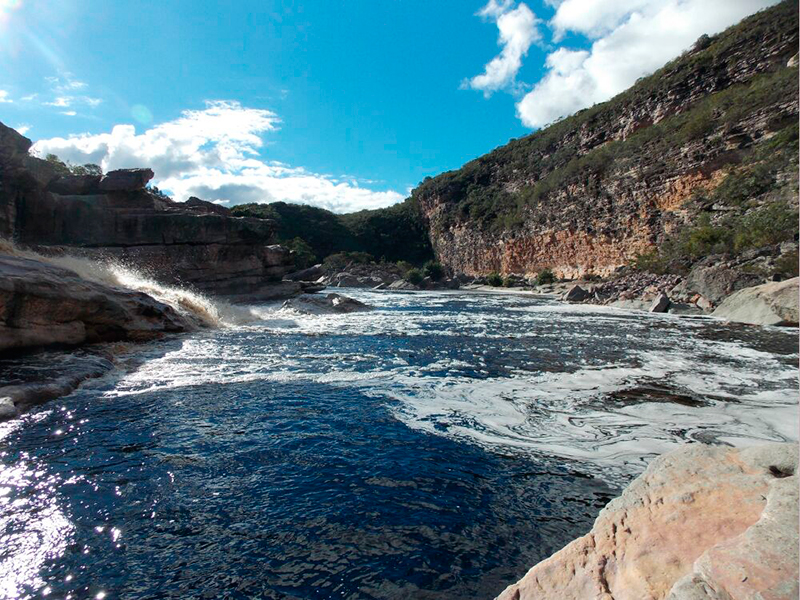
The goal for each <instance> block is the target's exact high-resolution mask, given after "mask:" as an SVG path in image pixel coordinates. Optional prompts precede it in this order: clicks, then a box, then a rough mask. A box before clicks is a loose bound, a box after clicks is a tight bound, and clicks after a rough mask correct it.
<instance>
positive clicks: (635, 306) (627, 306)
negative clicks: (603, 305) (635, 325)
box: [608, 300, 650, 310]
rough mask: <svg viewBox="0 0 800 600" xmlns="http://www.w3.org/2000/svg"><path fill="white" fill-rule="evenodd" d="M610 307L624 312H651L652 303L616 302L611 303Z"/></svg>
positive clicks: (638, 301) (641, 301)
mask: <svg viewBox="0 0 800 600" xmlns="http://www.w3.org/2000/svg"><path fill="white" fill-rule="evenodd" d="M608 306H610V307H612V308H621V309H624V310H649V309H650V302H645V301H644V300H615V301H614V302H611V303H609V305H608Z"/></svg>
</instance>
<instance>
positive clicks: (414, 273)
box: [406, 269, 425, 285]
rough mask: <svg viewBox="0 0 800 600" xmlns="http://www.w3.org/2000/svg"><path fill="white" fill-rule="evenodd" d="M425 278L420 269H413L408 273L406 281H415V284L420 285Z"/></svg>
mask: <svg viewBox="0 0 800 600" xmlns="http://www.w3.org/2000/svg"><path fill="white" fill-rule="evenodd" d="M423 279H425V276H424V275H423V274H422V271H420V270H419V269H411V270H410V271H409V272H408V273H406V281H408V282H409V283H413V284H414V285H419V284H420V283H422V280H423Z"/></svg>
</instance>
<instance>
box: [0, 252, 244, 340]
mask: <svg viewBox="0 0 800 600" xmlns="http://www.w3.org/2000/svg"><path fill="white" fill-rule="evenodd" d="M0 252H2V253H5V254H10V255H12V256H17V257H20V258H27V259H30V260H36V261H40V262H44V263H47V264H50V265H53V266H56V267H60V268H62V269H66V270H68V271H72V272H73V273H75V274H77V275H78V276H79V277H81V278H83V279H86V280H87V281H92V282H94V283H99V284H102V285H107V286H111V287H117V288H123V289H127V290H134V291H137V292H142V293H144V294H147V295H148V296H151V297H152V298H155V299H156V300H158V301H159V302H163V303H164V304H167V305H169V306H171V307H172V308H174V309H175V310H176V311H177V312H178V313H180V314H182V315H184V316H186V317H188V318H189V319H190V320H192V321H194V322H197V323H199V324H201V325H203V326H206V327H222V326H233V325H239V324H242V323H246V322H248V321H251V320H254V319H257V318H258V315H256V314H254V313H253V312H252V311H251V310H249V309H247V308H244V307H237V306H233V305H231V304H229V303H228V302H225V301H222V300H219V299H212V298H210V297H209V296H207V295H205V294H203V293H201V292H198V291H196V290H191V289H188V288H185V287H180V286H175V285H168V284H165V283H161V282H159V281H157V280H156V279H155V278H153V277H151V276H148V275H146V274H145V273H144V272H143V270H141V269H140V268H138V267H135V266H133V265H130V264H126V263H125V262H123V261H120V260H118V259H115V258H111V257H103V258H89V257H84V256H76V255H74V254H59V255H55V254H54V255H45V254H40V253H38V252H34V251H32V250H23V249H21V248H18V247H17V246H15V245H14V244H13V243H12V242H9V241H8V240H5V239H0Z"/></svg>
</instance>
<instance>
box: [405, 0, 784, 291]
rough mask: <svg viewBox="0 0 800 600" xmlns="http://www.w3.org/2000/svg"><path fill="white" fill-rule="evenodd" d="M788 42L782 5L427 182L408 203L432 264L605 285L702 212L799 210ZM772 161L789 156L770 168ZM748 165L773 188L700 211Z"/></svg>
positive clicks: (747, 170) (458, 269) (456, 269)
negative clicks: (604, 279) (594, 278)
mask: <svg viewBox="0 0 800 600" xmlns="http://www.w3.org/2000/svg"><path fill="white" fill-rule="evenodd" d="M797 45H798V9H797V6H796V4H795V3H789V2H783V3H781V4H779V5H777V6H776V7H773V8H771V9H768V10H766V11H763V12H761V13H758V14H756V15H754V16H753V17H750V18H749V19H746V20H745V21H743V22H742V23H740V24H739V25H737V26H735V27H732V28H731V29H729V30H727V31H726V32H724V33H722V34H720V35H718V36H715V37H713V38H709V37H707V36H703V37H702V38H701V39H699V40H698V41H697V43H696V44H695V46H694V47H693V48H692V49H691V50H690V51H688V52H687V53H685V54H684V55H682V56H681V57H679V58H678V59H676V60H674V61H673V62H671V63H669V64H667V65H666V66H665V67H663V68H662V69H660V70H659V71H657V72H656V73H654V74H653V75H651V76H649V77H647V78H645V79H643V80H640V81H639V82H637V84H636V85H635V86H634V87H632V88H631V89H629V90H628V91H626V92H624V93H622V94H620V95H619V96H617V97H616V98H614V99H612V100H610V101H608V102H606V103H604V104H600V105H597V106H594V107H592V108H590V109H586V110H584V111H581V112H579V113H577V114H576V115H574V116H572V117H569V118H567V119H565V120H562V121H559V122H557V123H555V124H553V125H551V126H550V127H548V128H546V129H544V130H541V131H538V132H536V133H534V134H532V135H530V136H527V137H525V138H522V139H518V140H512V141H511V142H510V143H509V144H507V145H506V146H503V147H501V148H498V149H496V150H495V151H493V152H491V153H489V154H487V155H485V156H482V157H480V158H478V159H476V160H474V161H471V162H470V163H467V164H466V165H465V166H464V167H462V168H461V169H459V170H457V171H451V172H448V173H444V174H442V175H439V176H438V177H435V178H433V179H428V180H426V181H425V182H423V183H422V184H421V185H420V186H419V187H418V188H417V189H415V190H414V192H413V195H412V200H413V201H414V202H415V203H416V204H417V206H418V207H419V210H420V214H421V217H422V219H423V220H424V221H425V223H426V225H427V227H428V230H429V232H430V239H431V243H432V245H433V247H434V251H435V253H436V256H437V258H438V260H439V261H440V262H441V263H442V264H444V265H445V266H446V267H447V268H448V269H449V270H450V271H452V272H454V273H463V274H467V275H472V276H478V275H486V274H488V273H491V272H499V273H503V274H508V273H515V274H520V275H528V276H531V275H535V274H537V273H538V272H540V271H541V270H543V269H545V268H549V269H552V270H553V271H554V272H555V274H556V275H558V276H561V277H570V278H573V277H579V276H583V275H586V274H597V275H608V274H610V273H611V272H613V271H614V270H616V269H617V268H618V267H620V266H622V265H626V264H629V263H630V262H631V260H632V259H634V257H636V256H637V255H639V254H642V253H645V252H647V251H648V250H651V249H653V248H655V247H656V246H657V245H658V244H659V243H661V242H662V241H663V240H664V239H665V237H666V236H668V235H669V234H670V233H672V232H674V231H676V230H679V229H680V228H682V227H683V226H684V225H686V224H687V223H691V222H692V220H693V219H694V218H695V217H696V216H697V215H698V214H699V213H700V212H701V211H702V212H707V213H710V214H712V216H713V217H714V218H722V217H723V216H726V217H730V215H731V214H744V213H746V212H747V211H749V210H753V209H758V208H760V207H763V206H764V205H765V204H767V203H771V202H775V201H780V202H783V203H788V205H789V206H790V207H796V206H797V190H796V179H797V177H796V146H797V138H796V129H797V116H798V92H797V89H798V79H797V64H796V53H797ZM776 145H780V146H781V147H780V148H777V150H776V148H773V146H776ZM778 151H779V152H783V153H784V154H786V153H789V154H792V153H793V158H791V159H787V160H785V161H783V162H781V163H780V164H778V163H777V162H775V161H774V160H773V155H774V154H775V153H776V152H778ZM770 161H773V162H770ZM765 164H766V165H767V166H766V167H764V166H763V165H765ZM754 169H755V170H758V169H760V171H758V173H759V174H760V173H761V172H762V171H765V170H766V171H767V172H768V176H769V177H771V178H772V179H771V180H770V185H766V186H761V187H758V189H754V190H753V193H752V194H751V198H748V201H751V200H752V201H754V202H749V203H746V202H740V203H738V204H737V203H734V202H726V201H724V200H723V201H722V202H721V203H720V202H719V201H718V200H717V201H714V202H708V203H704V201H705V199H707V198H708V197H710V196H713V193H714V190H716V189H717V188H718V187H719V186H721V185H722V184H723V182H724V181H725V180H726V178H731V177H733V178H736V177H738V178H740V179H742V180H743V181H744V182H745V185H746V184H747V181H748V177H749V176H750V173H751V171H753V170H754ZM730 184H731V182H729V184H728V185H730ZM733 187H736V186H733Z"/></svg>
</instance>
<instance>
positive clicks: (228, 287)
mask: <svg viewBox="0 0 800 600" xmlns="http://www.w3.org/2000/svg"><path fill="white" fill-rule="evenodd" d="M30 147H31V141H30V140H29V139H27V138H25V137H23V136H22V135H20V134H19V133H17V132H16V131H14V130H13V129H10V128H8V127H6V126H4V125H2V124H0V237H3V238H6V239H8V240H10V241H12V242H14V243H15V244H17V245H19V246H23V247H28V248H33V249H36V250H38V251H39V252H44V253H50V254H53V253H62V252H68V253H71V254H79V255H83V256H89V257H97V258H114V259H117V260H119V261H122V262H124V263H126V264H129V265H131V266H133V267H135V268H136V269H138V270H140V271H143V272H144V273H146V274H148V275H150V276H152V277H153V278H154V279H158V280H159V281H162V282H163V283H169V284H179V285H189V286H191V287H194V288H196V289H198V290H201V291H204V292H208V293H212V294H215V295H225V296H233V297H237V298H241V299H268V298H271V297H275V296H285V295H287V294H291V293H293V292H297V291H299V286H298V285H297V284H281V283H280V281H281V279H282V277H283V275H284V274H286V273H287V272H288V271H290V270H292V268H293V264H294V263H293V259H292V257H291V256H290V253H289V251H288V250H286V249H285V248H283V247H281V246H279V245H276V244H274V243H273V240H274V226H273V223H272V222H271V221H269V220H266V219H257V218H246V217H234V216H231V215H230V211H228V210H227V209H226V208H224V207H221V206H217V205H214V204H211V203H208V202H204V201H202V200H199V199H196V198H193V199H191V200H189V201H188V202H185V203H176V202H173V201H172V200H170V199H169V198H167V197H165V196H163V195H161V194H159V193H157V192H154V191H153V190H151V189H148V188H147V187H146V186H147V183H148V182H149V180H150V179H151V178H152V177H153V172H152V171H151V170H150V169H126V170H119V171H112V172H110V173H106V174H105V175H102V176H101V175H65V174H63V173H59V172H58V169H57V168H56V167H55V166H54V165H53V164H51V163H49V162H48V161H44V160H41V159H38V158H35V157H33V156H30V155H29V154H28V150H29V149H30ZM295 288H296V289H295Z"/></svg>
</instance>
